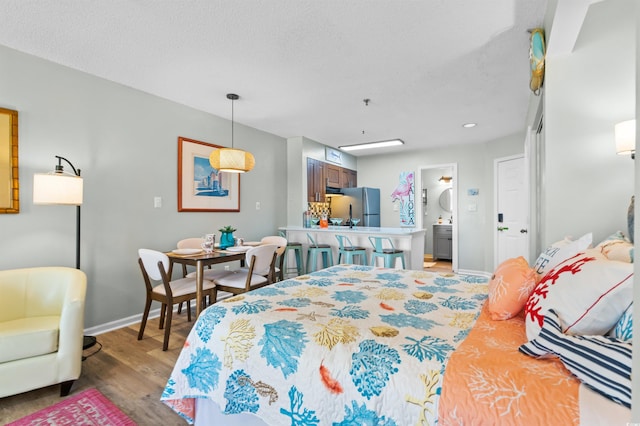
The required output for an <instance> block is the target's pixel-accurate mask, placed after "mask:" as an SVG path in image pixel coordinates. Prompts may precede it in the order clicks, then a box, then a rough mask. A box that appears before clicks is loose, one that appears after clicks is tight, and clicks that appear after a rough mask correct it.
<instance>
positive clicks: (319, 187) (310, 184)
mask: <svg viewBox="0 0 640 426" xmlns="http://www.w3.org/2000/svg"><path fill="white" fill-rule="evenodd" d="M325 173H326V172H325V163H323V162H322V161H318V160H314V159H313V158H307V201H310V202H314V201H324V196H325V193H326V187H327V184H326V180H325Z"/></svg>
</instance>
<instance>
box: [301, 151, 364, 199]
mask: <svg viewBox="0 0 640 426" xmlns="http://www.w3.org/2000/svg"><path fill="white" fill-rule="evenodd" d="M327 186H330V187H333V188H355V187H356V186H358V172H356V171H355V170H351V169H346V168H344V167H340V166H337V165H335V164H329V163H325V162H324V161H320V160H316V159H313V158H307V201H309V202H324V201H325V194H326V187H327Z"/></svg>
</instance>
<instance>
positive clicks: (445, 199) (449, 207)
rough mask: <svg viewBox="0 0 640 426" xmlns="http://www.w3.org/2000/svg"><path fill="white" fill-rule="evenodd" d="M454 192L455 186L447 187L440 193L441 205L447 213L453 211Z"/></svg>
mask: <svg viewBox="0 0 640 426" xmlns="http://www.w3.org/2000/svg"><path fill="white" fill-rule="evenodd" d="M452 193H453V188H447V189H445V190H444V191H442V193H441V194H440V207H441V208H442V210H444V211H446V212H447V213H451V212H452V211H453V199H452V196H451V195H452Z"/></svg>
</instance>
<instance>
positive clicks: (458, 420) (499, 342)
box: [438, 303, 580, 426]
mask: <svg viewBox="0 0 640 426" xmlns="http://www.w3.org/2000/svg"><path fill="white" fill-rule="evenodd" d="M525 342H527V336H526V332H525V325H524V314H523V313H520V315H518V316H516V317H514V318H511V319H509V320H506V321H493V320H491V316H490V314H489V312H488V310H487V306H486V303H485V305H484V307H483V308H482V312H481V313H480V316H479V317H478V320H477V321H476V324H475V325H474V327H473V329H472V330H471V331H470V333H469V335H468V337H467V338H466V339H465V340H464V342H462V344H461V345H460V346H459V347H458V349H456V351H455V352H454V353H453V355H452V356H451V358H450V359H449V361H448V362H447V367H446V371H445V374H444V378H443V385H442V395H441V398H440V401H439V406H438V415H439V424H440V425H444V426H447V425H479V424H482V425H496V424H504V425H517V424H539V425H562V426H566V425H578V424H579V423H580V410H579V397H578V389H579V386H580V381H579V380H578V379H576V378H575V377H574V376H573V375H572V374H571V373H570V372H569V371H568V370H567V369H565V368H564V366H563V365H562V363H561V362H560V360H558V359H557V358H546V359H535V358H531V357H528V356H526V355H524V354H521V353H520V352H518V347H519V346H520V345H521V344H523V343H525Z"/></svg>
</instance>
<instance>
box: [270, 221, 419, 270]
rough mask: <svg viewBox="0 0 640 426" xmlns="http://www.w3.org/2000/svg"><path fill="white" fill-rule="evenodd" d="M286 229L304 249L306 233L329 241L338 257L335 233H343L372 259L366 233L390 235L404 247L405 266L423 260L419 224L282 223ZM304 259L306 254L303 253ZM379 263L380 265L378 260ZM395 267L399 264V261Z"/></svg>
mask: <svg viewBox="0 0 640 426" xmlns="http://www.w3.org/2000/svg"><path fill="white" fill-rule="evenodd" d="M280 230H282V231H286V233H287V239H288V240H290V241H296V242H299V243H302V246H303V249H304V250H305V251H306V249H307V247H308V246H309V241H308V239H307V233H309V234H311V236H312V237H313V239H314V240H315V241H316V242H317V243H318V244H329V245H330V246H331V247H332V248H333V257H334V260H335V261H337V260H338V240H337V239H336V237H335V236H336V235H346V236H347V237H349V239H350V240H351V243H352V244H353V245H354V246H362V247H365V248H366V249H367V262H369V261H370V260H371V252H372V251H373V247H372V245H371V243H370V242H369V239H368V237H369V236H376V237H389V238H391V241H393V245H394V246H395V247H396V248H397V249H400V250H404V252H405V253H404V259H405V263H406V267H407V269H419V270H421V269H422V264H423V262H424V229H418V228H377V227H375V228H374V227H364V226H354V227H353V228H350V227H348V226H329V227H328V228H320V227H316V226H314V227H312V228H304V227H302V226H285V227H282V228H280ZM305 259H306V254H305ZM378 265H381V261H379V263H378ZM397 267H398V268H401V267H402V265H401V264H400V262H399V261H398V262H397Z"/></svg>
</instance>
